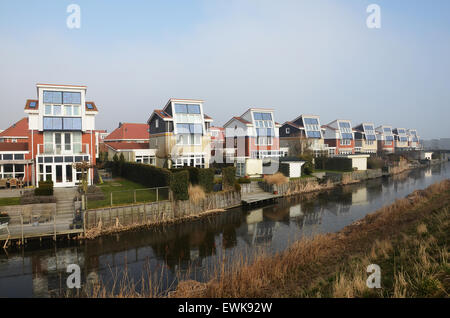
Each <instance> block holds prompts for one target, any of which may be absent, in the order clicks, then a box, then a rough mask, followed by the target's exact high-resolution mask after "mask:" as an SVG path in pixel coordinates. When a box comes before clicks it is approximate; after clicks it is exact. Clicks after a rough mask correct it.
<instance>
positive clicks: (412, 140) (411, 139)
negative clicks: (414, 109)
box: [406, 129, 422, 150]
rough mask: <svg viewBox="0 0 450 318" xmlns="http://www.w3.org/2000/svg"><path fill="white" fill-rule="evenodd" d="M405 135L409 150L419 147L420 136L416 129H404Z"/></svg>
mask: <svg viewBox="0 0 450 318" xmlns="http://www.w3.org/2000/svg"><path fill="white" fill-rule="evenodd" d="M406 135H407V136H408V146H409V149H411V150H419V149H421V148H422V147H421V144H420V137H419V136H418V135H417V130H416V129H408V130H406Z"/></svg>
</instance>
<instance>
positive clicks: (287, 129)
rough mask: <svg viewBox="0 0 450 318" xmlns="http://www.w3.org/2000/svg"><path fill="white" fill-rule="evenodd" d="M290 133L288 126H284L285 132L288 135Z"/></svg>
mask: <svg viewBox="0 0 450 318" xmlns="http://www.w3.org/2000/svg"><path fill="white" fill-rule="evenodd" d="M290 133H291V129H290V128H289V127H286V134H287V135H289V134H290Z"/></svg>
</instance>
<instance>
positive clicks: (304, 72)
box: [0, 0, 450, 139]
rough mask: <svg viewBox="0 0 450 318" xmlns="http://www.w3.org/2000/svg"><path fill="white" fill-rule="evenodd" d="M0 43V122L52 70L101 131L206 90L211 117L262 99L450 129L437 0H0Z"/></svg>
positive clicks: (18, 114)
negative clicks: (79, 91) (377, 22)
mask: <svg viewBox="0 0 450 318" xmlns="http://www.w3.org/2000/svg"><path fill="white" fill-rule="evenodd" d="M72 3H74V4H78V5H79V6H80V9H81V27H80V28H79V29H69V28H68V27H67V24H66V20H67V18H68V17H69V15H70V13H67V7H68V6H69V5H70V4H72ZM370 4H377V5H379V7H380V10H381V11H380V12H381V28H379V29H369V28H368V27H367V25H366V19H367V18H368V16H369V15H370V13H367V12H366V9H367V7H368V6H369V5H370ZM0 45H1V46H0V96H1V100H0V109H1V114H2V115H1V116H0V129H6V128H7V127H9V126H10V125H11V124H12V123H14V122H16V121H18V120H19V119H21V118H22V117H25V113H24V112H23V107H24V106H25V101H26V99H30V98H36V83H52V84H73V85H86V86H87V87H88V91H87V98H88V100H93V101H94V102H95V103H96V105H97V106H98V108H99V111H100V112H99V114H98V116H97V122H96V126H97V129H107V130H108V131H112V130H113V129H115V128H116V127H117V126H118V124H119V122H141V123H143V122H146V121H147V119H148V118H149V117H150V115H151V113H152V111H153V110H154V109H160V108H162V107H163V106H164V105H165V104H166V102H167V100H168V99H169V98H172V97H173V98H193V99H202V100H205V104H204V111H205V113H206V114H208V115H209V116H211V117H213V119H214V123H213V124H214V125H216V126H222V125H223V124H224V123H225V122H227V121H228V120H229V119H230V118H231V117H233V116H239V115H241V114H242V113H244V112H245V111H246V110H247V108H249V107H268V108H273V109H275V110H276V112H275V120H276V121H277V122H280V123H283V122H285V121H289V120H293V119H295V118H296V117H298V116H299V115H300V114H317V115H320V116H321V122H322V124H326V123H328V122H331V121H333V120H334V119H338V118H339V119H350V120H351V121H352V124H353V126H356V125H357V124H359V123H361V122H374V123H375V125H376V126H378V125H382V124H383V125H392V126H393V127H399V128H416V129H418V132H419V135H420V136H421V137H422V138H423V139H430V138H440V137H450V125H449V118H450V87H449V84H450V80H449V74H450V1H447V0H434V1H426V0H370V1H364V0H352V1H350V0H308V1H301V0H276V1H275V0H161V1H157V0H153V1H151V0H148V1H133V0H129V1H124V0H123V1H113V0H109V1H107V0H89V1H87V0H71V1H65V0H58V1H56V0H54V1H48V0H40V1H22V0H17V1H6V0H0Z"/></svg>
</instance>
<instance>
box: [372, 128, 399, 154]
mask: <svg viewBox="0 0 450 318" xmlns="http://www.w3.org/2000/svg"><path fill="white" fill-rule="evenodd" d="M375 131H376V133H377V141H378V152H390V153H393V152H394V149H395V144H394V134H393V132H392V126H387V125H381V126H379V127H377V128H376V129H375Z"/></svg>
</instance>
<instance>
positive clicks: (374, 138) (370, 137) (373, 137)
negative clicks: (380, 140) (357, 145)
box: [366, 135, 377, 140]
mask: <svg viewBox="0 0 450 318" xmlns="http://www.w3.org/2000/svg"><path fill="white" fill-rule="evenodd" d="M366 139H367V140H376V139H377V138H376V137H375V135H366Z"/></svg>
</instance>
